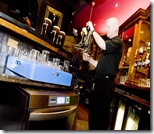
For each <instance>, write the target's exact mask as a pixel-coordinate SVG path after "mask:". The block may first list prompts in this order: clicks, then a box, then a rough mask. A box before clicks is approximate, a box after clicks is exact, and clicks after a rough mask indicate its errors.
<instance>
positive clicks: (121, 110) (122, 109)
mask: <svg viewBox="0 0 154 134" xmlns="http://www.w3.org/2000/svg"><path fill="white" fill-rule="evenodd" d="M124 113H125V105H124V104H122V103H120V104H119V109H118V113H117V117H116V123H115V127H114V130H121V127H122V122H123V117H124Z"/></svg>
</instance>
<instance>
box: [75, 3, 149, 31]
mask: <svg viewBox="0 0 154 134" xmlns="http://www.w3.org/2000/svg"><path fill="white" fill-rule="evenodd" d="M93 2H94V3H95V5H94V6H92V4H91V3H89V2H87V3H86V4H84V5H83V6H81V7H80V8H78V9H76V11H75V12H74V14H73V20H72V25H73V28H75V29H80V30H81V28H82V27H85V25H86V22H87V21H89V19H90V13H92V14H91V21H92V22H93V24H94V26H95V29H96V31H97V32H98V33H99V34H105V30H104V29H105V20H106V19H108V18H109V17H117V18H118V19H119V26H120V25H121V24H123V23H124V22H125V21H126V20H127V19H128V18H129V17H130V16H131V15H133V14H134V13H135V12H136V11H137V10H138V9H139V8H143V9H147V8H148V6H149V5H150V0H93ZM115 4H118V7H116V6H115Z"/></svg>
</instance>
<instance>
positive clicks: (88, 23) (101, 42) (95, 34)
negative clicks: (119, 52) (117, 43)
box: [86, 21, 106, 50]
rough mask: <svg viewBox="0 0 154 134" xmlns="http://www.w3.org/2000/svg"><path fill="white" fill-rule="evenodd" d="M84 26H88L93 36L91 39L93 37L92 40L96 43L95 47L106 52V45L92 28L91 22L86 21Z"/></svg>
mask: <svg viewBox="0 0 154 134" xmlns="http://www.w3.org/2000/svg"><path fill="white" fill-rule="evenodd" d="M86 26H89V28H90V30H91V32H92V34H93V37H94V40H95V41H96V43H97V45H98V46H99V47H100V48H101V49H103V50H106V44H105V41H104V39H103V38H102V37H101V36H100V35H99V34H98V33H97V32H96V31H95V29H94V27H93V24H92V22H91V21H88V22H87V24H86Z"/></svg>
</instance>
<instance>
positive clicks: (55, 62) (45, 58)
mask: <svg viewBox="0 0 154 134" xmlns="http://www.w3.org/2000/svg"><path fill="white" fill-rule="evenodd" d="M8 54H9V55H12V56H15V57H19V58H21V59H24V60H29V61H32V62H37V63H40V64H43V65H45V66H48V67H51V68H55V69H58V70H63V71H66V72H69V66H70V61H68V60H64V62H63V65H60V59H58V58H52V61H51V60H49V54H50V52H49V51H47V50H42V53H40V51H38V50H36V49H31V50H30V53H29V52H28V51H24V50H22V49H21V48H17V49H15V50H14V48H11V47H10V48H9V52H8Z"/></svg>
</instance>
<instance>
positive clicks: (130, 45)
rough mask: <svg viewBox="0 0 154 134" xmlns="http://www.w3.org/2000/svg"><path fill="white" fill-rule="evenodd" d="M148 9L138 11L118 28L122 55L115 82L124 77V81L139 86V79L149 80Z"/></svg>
mask: <svg viewBox="0 0 154 134" xmlns="http://www.w3.org/2000/svg"><path fill="white" fill-rule="evenodd" d="M149 17H150V7H148V8H147V9H146V10H143V9H139V10H138V11H137V12H135V13H134V14H133V15H132V16H131V17H130V18H129V19H128V20H126V21H125V22H124V23H123V24H122V25H121V26H120V30H119V31H120V32H119V34H120V36H121V38H122V40H123V42H124V48H123V54H122V58H121V61H120V65H119V71H118V74H117V77H116V81H118V82H119V81H120V78H121V76H126V77H125V81H126V82H128V83H131V84H135V85H139V83H140V81H139V80H140V78H143V79H147V78H150V75H149V71H150V20H149Z"/></svg>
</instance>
